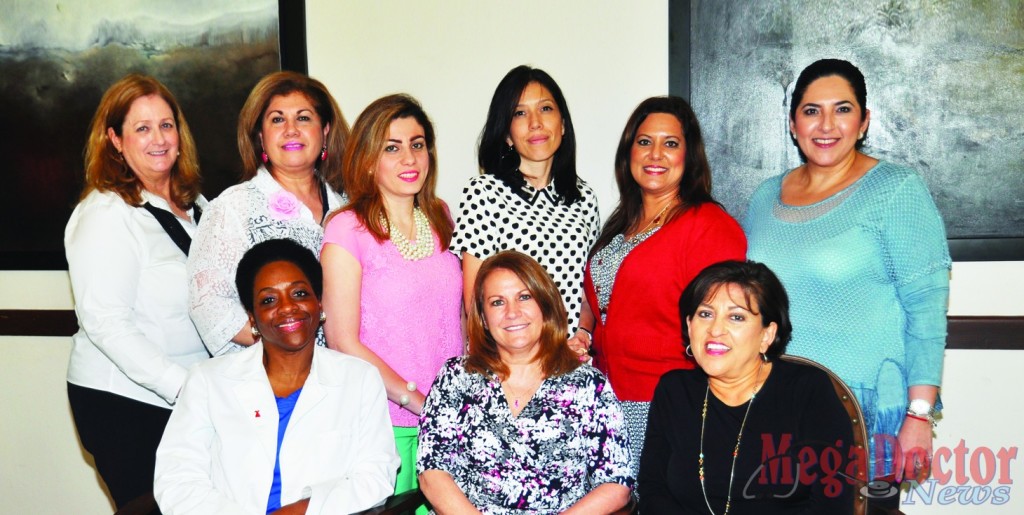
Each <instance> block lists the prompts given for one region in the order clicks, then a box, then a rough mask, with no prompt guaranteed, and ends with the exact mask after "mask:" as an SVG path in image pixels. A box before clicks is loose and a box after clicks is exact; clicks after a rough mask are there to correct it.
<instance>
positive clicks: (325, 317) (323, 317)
mask: <svg viewBox="0 0 1024 515" xmlns="http://www.w3.org/2000/svg"><path fill="white" fill-rule="evenodd" d="M326 321H327V313H324V312H323V311H321V312H320V323H321V324H322V323H324V322H326Z"/></svg>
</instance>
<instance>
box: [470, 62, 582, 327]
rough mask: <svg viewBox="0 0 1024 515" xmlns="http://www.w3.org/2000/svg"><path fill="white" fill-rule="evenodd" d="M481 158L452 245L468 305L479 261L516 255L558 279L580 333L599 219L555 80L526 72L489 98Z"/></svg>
mask: <svg viewBox="0 0 1024 515" xmlns="http://www.w3.org/2000/svg"><path fill="white" fill-rule="evenodd" d="M477 152H478V158H479V162H480V169H481V170H482V173H481V174H480V175H478V176H476V177H473V178H472V179H470V181H469V184H467V185H466V187H465V189H464V190H463V192H462V201H461V202H460V203H459V216H458V219H457V221H456V224H455V234H454V235H453V236H452V241H451V251H452V252H453V253H455V254H456V255H459V256H461V257H462V273H463V284H464V288H463V295H464V296H466V297H467V298H466V302H465V305H466V306H470V305H471V302H470V301H469V296H470V295H471V294H472V292H473V281H475V280H476V273H477V270H478V269H479V268H480V263H482V262H483V260H484V259H487V258H488V257H490V256H493V255H494V254H497V253H498V252H500V251H502V250H509V249H512V250H518V251H520V252H522V253H524V254H527V255H529V256H530V257H532V258H534V259H535V260H537V262H539V263H540V264H541V266H543V267H544V269H545V270H546V271H547V272H548V274H550V275H551V278H552V279H554V281H555V284H556V285H557V286H558V290H559V292H560V293H561V294H562V301H563V302H565V308H566V311H567V312H568V317H569V320H568V322H569V327H570V330H572V331H575V330H576V328H577V327H578V324H579V316H580V307H581V304H582V298H583V269H584V267H585V266H586V258H587V253H588V252H589V251H590V246H591V245H592V244H593V243H594V240H595V239H596V238H597V232H598V230H599V229H600V220H601V218H600V216H599V214H598V210H597V198H596V197H595V196H594V192H593V190H591V189H590V186H587V183H585V182H584V181H583V180H582V179H580V178H579V177H577V176H576V136H575V132H574V131H573V127H572V117H570V116H569V107H568V106H567V105H566V103H565V97H563V96H562V90H561V89H560V88H559V87H558V84H557V83H555V80H554V79H552V78H551V76H550V75H548V74H547V73H545V72H544V71H543V70H539V69H536V68H530V67H528V66H518V67H516V68H513V69H512V70H511V71H510V72H508V74H506V75H505V78H503V79H502V80H501V82H500V83H499V84H498V88H497V89H496V90H495V91H494V97H493V98H491V106H490V109H489V110H488V112H487V122H486V124H485V125H484V129H483V132H482V133H481V135H480V146H479V148H478V151H477Z"/></svg>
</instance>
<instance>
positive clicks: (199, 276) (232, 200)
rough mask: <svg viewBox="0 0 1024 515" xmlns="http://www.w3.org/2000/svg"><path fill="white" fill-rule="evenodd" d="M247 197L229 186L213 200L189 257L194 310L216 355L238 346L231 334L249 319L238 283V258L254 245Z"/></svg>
mask: <svg viewBox="0 0 1024 515" xmlns="http://www.w3.org/2000/svg"><path fill="white" fill-rule="evenodd" d="M248 197H249V195H230V194H229V192H225V193H224V194H222V195H221V198H218V199H216V200H214V201H213V202H211V203H210V205H209V207H208V208H207V210H206V212H204V213H203V218H202V221H201V222H200V223H199V228H198V229H197V230H196V235H195V238H193V240H192V249H191V252H190V253H189V257H188V276H189V314H190V315H191V317H192V322H193V323H194V324H195V325H196V329H197V330H198V331H199V335H200V336H201V337H202V339H203V343H204V344H206V348H207V349H208V350H209V351H210V353H211V354H213V355H214V356H218V355H221V354H225V353H228V352H231V351H234V350H237V349H238V348H239V346H238V345H237V344H235V343H233V342H232V341H231V339H232V338H233V337H234V336H235V335H236V334H237V333H238V331H240V330H241V329H242V327H243V326H244V325H245V323H246V322H247V321H248V316H247V315H246V314H245V310H243V309H242V305H241V303H239V300H238V291H237V290H236V289H235V271H236V269H237V268H238V261H239V260H240V259H242V255H243V254H245V251H246V250H248V249H249V248H250V247H251V246H252V244H251V242H250V238H249V230H248V227H247V225H246V223H245V213H247V212H248V211H249V209H248V206H246V205H245V204H246V203H247V201H248Z"/></svg>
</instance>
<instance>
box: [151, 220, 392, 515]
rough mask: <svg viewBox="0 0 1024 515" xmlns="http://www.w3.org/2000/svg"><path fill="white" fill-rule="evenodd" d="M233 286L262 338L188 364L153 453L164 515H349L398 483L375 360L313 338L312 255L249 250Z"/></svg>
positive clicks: (317, 290)
mask: <svg viewBox="0 0 1024 515" xmlns="http://www.w3.org/2000/svg"><path fill="white" fill-rule="evenodd" d="M236 283H237V286H238V292H239V294H240V298H241V301H242V304H243V306H244V307H245V309H246V311H247V312H248V314H249V321H250V323H251V325H252V327H253V332H254V333H255V334H254V337H255V338H256V339H257V343H256V344H255V345H253V346H252V347H251V348H249V349H247V350H246V351H244V352H238V353H234V354H229V355H226V356H222V357H219V358H215V359H212V360H210V361H208V362H206V363H203V365H202V366H198V367H196V368H193V369H192V371H191V372H190V373H189V377H188V379H187V380H186V382H185V386H184V388H183V390H182V392H181V396H180V397H179V399H178V404H177V406H176V408H175V410H174V412H173V413H172V414H171V419H170V422H168V424H167V429H166V431H165V432H164V437H163V440H162V441H161V442H160V447H159V449H158V450H157V459H156V481H155V485H154V493H155V495H156V499H157V502H158V503H159V504H160V509H161V510H162V511H163V513H165V514H178V513H189V514H191V513H210V514H218V515H221V514H229V513H230V514H235V513H238V514H242V513H246V514H249V513H275V514H281V515H284V514H291V513H310V514H316V513H331V514H334V513H352V512H357V511H361V510H364V509H367V508H370V507H373V506H375V505H377V504H380V503H381V502H383V501H384V500H385V499H386V498H387V497H388V496H389V495H390V494H391V493H392V492H393V491H394V483H395V473H396V470H397V469H398V463H399V462H398V456H397V454H396V453H395V442H394V436H393V434H392V431H391V422H390V419H389V417H388V410H387V404H386V402H387V401H386V399H385V396H384V384H383V382H382V381H381V378H380V374H379V373H378V372H377V369H376V368H374V367H373V366H372V365H370V364H368V363H366V362H364V361H362V360H359V359H357V358H353V357H350V356H346V355H344V354H341V353H338V352H335V351H332V350H329V349H326V348H323V347H318V346H316V345H315V344H314V341H315V339H316V334H317V329H318V327H319V326H320V324H321V323H323V316H322V311H321V308H320V300H319V298H320V294H321V292H322V287H323V285H322V284H323V283H322V273H321V270H320V265H319V263H318V262H317V260H316V257H314V256H313V254H312V253H311V252H310V251H309V250H307V249H306V248H304V247H302V246H301V245H299V244H297V243H295V242H293V241H290V240H269V241H266V242H263V243H260V244H257V245H256V246H254V247H253V248H252V249H250V250H249V251H248V252H247V253H246V254H245V256H244V257H243V258H242V260H241V262H240V263H239V265H238V272H237V275H236Z"/></svg>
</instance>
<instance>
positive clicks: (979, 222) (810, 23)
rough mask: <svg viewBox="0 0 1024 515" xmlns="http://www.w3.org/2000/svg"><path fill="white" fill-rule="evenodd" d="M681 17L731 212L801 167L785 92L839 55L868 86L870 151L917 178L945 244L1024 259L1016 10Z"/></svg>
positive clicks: (1021, 50)
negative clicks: (980, 245)
mask: <svg viewBox="0 0 1024 515" xmlns="http://www.w3.org/2000/svg"><path fill="white" fill-rule="evenodd" d="M689 14H690V15H691V19H692V24H691V25H690V34H689V41H690V45H691V46H690V54H689V58H690V60H691V62H690V84H691V91H692V94H691V99H692V101H693V105H694V109H695V111H696V112H697V115H698V118H699V119H700V122H701V126H702V128H703V129H704V137H705V141H706V143H707V151H708V156H709V159H710V160H711V162H712V163H711V164H712V168H713V169H714V171H715V176H714V181H715V194H716V196H717V197H718V198H719V199H720V200H721V201H722V202H723V203H724V204H725V205H726V207H727V208H728V209H729V211H730V212H731V213H733V215H734V216H736V217H737V218H740V219H742V217H743V214H744V212H745V210H746V203H747V199H748V198H749V196H750V194H751V193H752V192H753V190H754V188H756V187H757V185H758V184H760V182H761V181H762V180H764V179H766V178H768V177H771V176H773V175H777V174H779V173H782V172H783V171H785V170H789V169H791V168H793V167H794V166H797V165H798V164H800V158H799V154H798V152H797V149H796V147H795V146H794V145H793V144H792V143H791V141H790V138H789V132H788V107H789V106H788V93H789V92H790V91H791V90H792V87H793V82H794V81H795V80H796V77H797V75H798V74H799V72H800V70H802V69H803V68H804V67H805V66H806V65H808V64H810V63H811V62H813V61H815V60H817V59H820V58H824V57H836V58H841V59H847V60H849V61H851V62H853V63H854V64H856V65H857V66H858V67H859V68H860V69H861V70H862V71H863V72H864V75H865V77H866V78H867V83H868V84H867V85H868V102H867V103H868V108H869V109H870V110H871V127H870V129H869V131H868V139H867V146H866V147H865V149H864V150H865V152H866V153H868V154H870V155H872V156H874V157H877V158H879V159H885V160H889V161H893V162H896V163H901V164H906V165H909V166H911V167H913V168H914V169H916V170H917V171H918V173H920V174H921V176H922V177H923V178H924V179H925V181H926V182H927V183H928V185H929V187H930V189H931V191H932V195H933V197H934V198H935V201H936V204H937V205H938V207H939V210H940V211H941V212H942V214H943V218H944V219H945V222H946V229H947V234H948V236H949V238H950V243H951V247H954V244H955V243H956V242H957V240H966V241H970V240H978V241H981V240H986V241H989V242H992V241H996V242H1004V243H1005V242H1017V243H1015V244H1014V245H1011V246H1010V247H1007V248H1010V249H1011V253H1010V255H1003V256H1002V259H1024V255H1019V254H1016V253H1017V252H1018V249H1020V248H1021V247H1020V242H1021V241H1022V238H1024V115H1022V114H1021V113H1022V111H1021V107H1020V106H1021V104H1022V103H1024V2H1022V1H1021V0H1002V1H998V0H996V1H987V2H976V1H968V0H867V1H864V2H848V1H845V0H791V1H785V0H773V1H763V2H762V1H759V2H740V1H735V2H722V1H715V0H692V2H691V4H690V11H689ZM954 254H956V252H954ZM954 257H955V258H956V255H954Z"/></svg>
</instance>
